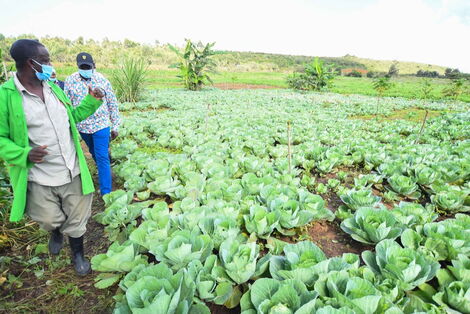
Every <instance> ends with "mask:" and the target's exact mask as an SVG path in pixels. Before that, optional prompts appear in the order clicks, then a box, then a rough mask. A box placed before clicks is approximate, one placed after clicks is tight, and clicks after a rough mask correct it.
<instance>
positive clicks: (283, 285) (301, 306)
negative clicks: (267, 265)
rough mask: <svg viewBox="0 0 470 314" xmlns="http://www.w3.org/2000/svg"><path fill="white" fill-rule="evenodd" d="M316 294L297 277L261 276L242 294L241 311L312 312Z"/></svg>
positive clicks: (243, 313) (244, 312)
mask: <svg viewBox="0 0 470 314" xmlns="http://www.w3.org/2000/svg"><path fill="white" fill-rule="evenodd" d="M317 296H318V293H317V292H315V291H308V289H307V287H306V286H305V285H304V284H303V283H302V282H301V281H299V280H297V279H287V280H283V281H277V280H275V279H271V278H262V279H259V280H257V281H256V282H255V283H254V284H253V286H252V287H251V289H250V290H249V291H248V292H247V293H245V295H244V296H243V298H242V300H241V302H240V305H241V313H242V314H254V313H266V314H267V313H295V314H306V313H314V312H315V304H316V300H315V299H316V297H317Z"/></svg>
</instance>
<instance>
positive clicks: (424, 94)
mask: <svg viewBox="0 0 470 314" xmlns="http://www.w3.org/2000/svg"><path fill="white" fill-rule="evenodd" d="M432 91H433V86H432V84H431V80H430V79H428V78H423V79H422V80H421V82H420V88H419V93H420V96H421V98H423V99H424V101H426V100H428V99H429V98H430V97H431V94H432Z"/></svg>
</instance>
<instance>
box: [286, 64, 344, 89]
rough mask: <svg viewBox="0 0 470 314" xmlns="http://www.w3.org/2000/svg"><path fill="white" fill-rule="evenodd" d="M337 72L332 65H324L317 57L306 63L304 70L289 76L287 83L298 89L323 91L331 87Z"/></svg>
mask: <svg viewBox="0 0 470 314" xmlns="http://www.w3.org/2000/svg"><path fill="white" fill-rule="evenodd" d="M335 76H336V75H335V72H334V69H333V66H332V65H324V64H323V61H322V60H320V59H319V58H315V59H314V60H313V62H312V63H308V64H306V65H305V68H304V72H301V73H294V74H292V75H290V76H289V77H288V78H287V85H288V86H289V87H290V88H293V89H297V90H310V91H322V90H327V89H328V88H330V87H331V84H332V82H333V79H334V78H335Z"/></svg>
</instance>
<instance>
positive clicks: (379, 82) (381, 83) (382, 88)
mask: <svg viewBox="0 0 470 314" xmlns="http://www.w3.org/2000/svg"><path fill="white" fill-rule="evenodd" d="M372 86H373V87H374V89H375V91H376V92H377V96H378V97H383V95H384V93H385V92H386V91H388V90H389V89H390V88H392V87H393V83H392V82H391V81H390V76H379V77H376V78H374V81H373V83H372Z"/></svg>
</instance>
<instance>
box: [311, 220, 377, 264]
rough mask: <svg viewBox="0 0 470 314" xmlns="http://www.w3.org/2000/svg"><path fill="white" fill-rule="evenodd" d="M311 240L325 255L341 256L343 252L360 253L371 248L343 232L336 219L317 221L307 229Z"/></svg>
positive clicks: (371, 247)
mask: <svg viewBox="0 0 470 314" xmlns="http://www.w3.org/2000/svg"><path fill="white" fill-rule="evenodd" d="M307 231H308V234H309V236H310V238H311V240H312V241H313V242H315V244H316V245H318V247H319V248H321V249H322V250H323V252H325V254H326V256H327V257H334V256H341V255H342V254H343V253H355V254H361V252H363V251H365V250H372V249H373V248H374V247H373V246H368V245H364V244H362V243H360V242H356V241H354V240H353V239H352V238H351V236H349V235H348V234H347V233H345V232H343V230H341V228H340V227H339V225H338V223H337V222H336V221H333V222H329V221H317V222H314V223H313V224H312V225H310V226H309V227H308V229H307Z"/></svg>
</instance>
